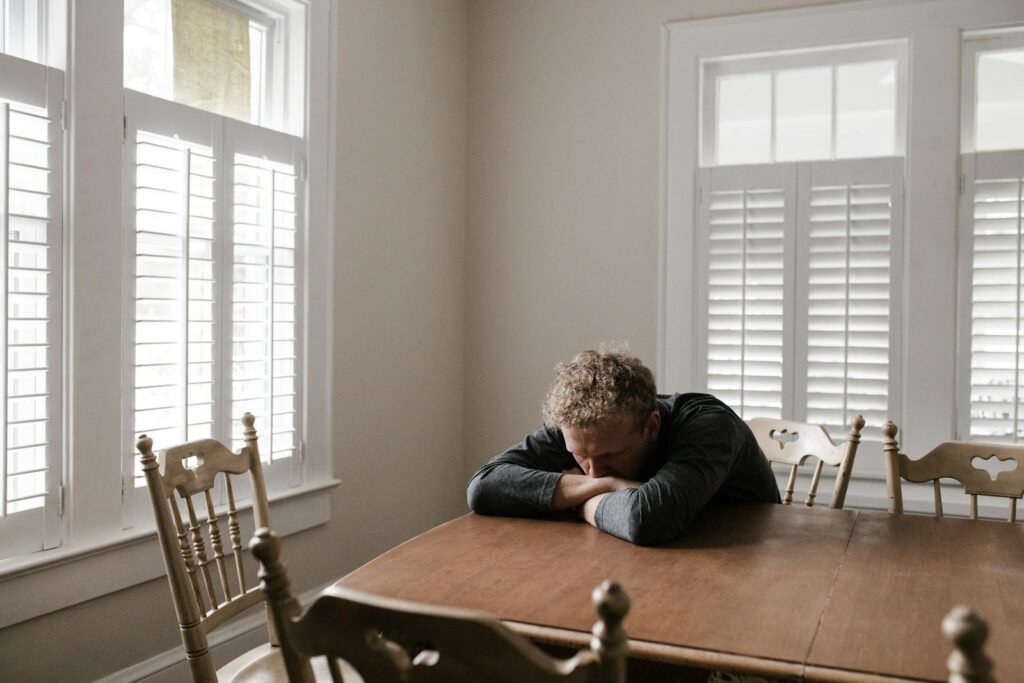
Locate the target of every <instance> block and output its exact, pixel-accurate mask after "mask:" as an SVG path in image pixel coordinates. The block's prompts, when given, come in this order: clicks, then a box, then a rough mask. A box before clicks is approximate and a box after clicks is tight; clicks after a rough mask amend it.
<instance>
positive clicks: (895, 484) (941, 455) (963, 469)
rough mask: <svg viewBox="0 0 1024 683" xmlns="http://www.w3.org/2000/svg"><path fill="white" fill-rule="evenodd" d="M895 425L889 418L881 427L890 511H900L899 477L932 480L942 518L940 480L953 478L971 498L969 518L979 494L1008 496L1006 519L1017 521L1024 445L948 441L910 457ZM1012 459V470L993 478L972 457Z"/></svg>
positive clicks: (1022, 488)
mask: <svg viewBox="0 0 1024 683" xmlns="http://www.w3.org/2000/svg"><path fill="white" fill-rule="evenodd" d="M896 432H897V427H896V425H895V424H893V423H892V422H891V421H889V422H886V423H885V426H883V427H882V450H883V452H884V453H885V478H886V484H887V486H888V490H889V491H888V492H889V512H894V513H902V512H903V486H902V480H904V479H906V480H907V481H911V482H917V483H923V482H929V481H930V482H932V487H933V490H934V491H935V516H936V517H942V490H941V487H940V485H939V480H940V479H943V478H949V479H956V480H957V481H958V482H960V483H961V484H962V485H963V487H964V491H965V492H966V493H968V494H969V495H970V497H971V519H977V518H978V496H995V497H999V498H1009V501H1010V505H1009V507H1010V509H1009V513H1008V514H1007V520H1008V521H1010V522H1015V521H1016V520H1017V501H1018V500H1020V498H1021V497H1024V446H1011V445H1006V444H992V443H977V442H964V441H947V442H945V443H941V444H939V445H938V446H936V447H935V448H933V449H932V450H930V451H928V452H927V453H925V454H924V455H923V456H922V457H921V458H920V459H919V460H911V459H910V458H908V457H907V456H906V455H904V454H903V453H900V451H899V443H897V441H896ZM975 458H981V459H982V460H988V459H989V458H996V459H997V460H999V461H1002V462H1007V461H1013V462H1015V463H1016V467H1015V469H1013V470H1009V471H1003V472H1000V473H999V474H998V475H997V476H996V477H995V479H993V478H992V476H991V475H990V474H989V473H988V471H987V470H983V469H980V468H978V467H975V465H974V459H975Z"/></svg>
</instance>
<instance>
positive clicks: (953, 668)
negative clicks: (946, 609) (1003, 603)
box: [942, 606, 996, 683]
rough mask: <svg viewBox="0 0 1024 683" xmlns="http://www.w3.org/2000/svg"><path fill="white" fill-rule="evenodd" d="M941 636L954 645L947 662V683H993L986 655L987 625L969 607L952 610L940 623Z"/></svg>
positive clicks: (993, 679)
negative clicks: (944, 635) (944, 636)
mask: <svg viewBox="0 0 1024 683" xmlns="http://www.w3.org/2000/svg"><path fill="white" fill-rule="evenodd" d="M942 632H943V633H944V634H946V637H947V638H949V639H950V640H951V641H953V652H952V653H951V654H950V655H949V659H947V660H946V666H948V667H949V681H950V683H995V680H996V679H995V678H994V677H993V676H992V669H993V665H992V660H991V659H989V658H988V655H986V654H985V640H986V639H987V638H988V624H986V623H985V622H984V621H983V620H982V619H981V617H979V616H978V615H977V614H975V613H974V611H973V610H971V609H970V608H968V607H963V606H960V607H954V608H953V609H952V611H950V613H949V614H947V615H946V617H945V618H944V619H943V620H942Z"/></svg>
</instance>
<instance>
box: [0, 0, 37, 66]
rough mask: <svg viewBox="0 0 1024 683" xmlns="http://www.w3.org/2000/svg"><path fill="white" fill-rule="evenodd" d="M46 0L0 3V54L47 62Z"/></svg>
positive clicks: (12, 0) (6, 0)
mask: <svg viewBox="0 0 1024 683" xmlns="http://www.w3.org/2000/svg"><path fill="white" fill-rule="evenodd" d="M45 3H46V0H0V52H3V53H6V54H9V55H11V56H13V57H20V58H22V59H27V60H29V61H33V62H39V63H41V64H45V63H46V61H47V60H46V50H45V44H46V33H45V31H46V22H45V13H44V11H43V10H44V9H45V7H44V6H45Z"/></svg>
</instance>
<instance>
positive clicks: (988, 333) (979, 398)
mask: <svg viewBox="0 0 1024 683" xmlns="http://www.w3.org/2000/svg"><path fill="white" fill-rule="evenodd" d="M963 168H964V174H965V179H964V180H965V183H964V196H963V198H962V201H961V224H962V225H963V227H964V229H963V230H962V234H963V235H964V236H965V237H966V239H968V240H969V244H965V245H964V248H963V252H964V254H965V257H967V258H969V264H968V270H967V272H968V273H969V276H968V277H966V278H964V280H965V287H966V289H967V291H966V296H965V297H964V298H965V300H966V301H967V302H968V303H969V310H970V316H969V318H968V317H967V316H965V318H966V325H967V326H968V327H969V331H968V332H967V335H969V336H968V343H969V348H970V355H969V361H967V360H966V356H967V354H964V355H965V361H964V362H965V365H966V364H967V363H969V368H967V370H968V373H969V380H968V382H969V384H968V385H967V386H969V392H963V393H964V394H965V395H964V396H962V398H961V401H962V402H966V403H967V410H966V411H965V410H961V414H962V415H963V414H965V413H966V415H967V424H966V425H963V427H962V429H961V433H963V432H966V434H967V435H969V436H970V438H978V439H981V440H984V441H1005V442H1017V441H1020V440H1022V438H1024V424H1022V420H1024V410H1021V407H1022V406H1021V398H1022V397H1021V383H1022V378H1024V375H1022V370H1024V367H1022V366H1024V363H1022V361H1024V358H1022V357H1021V353H1022V352H1024V346H1022V344H1021V341H1022V340H1021V332H1022V318H1021V313H1022V306H1021V301H1022V298H1024V290H1022V285H1024V283H1022V279H1021V274H1022V271H1021V269H1022V265H1024V264H1022V253H1024V244H1022V239H1024V232H1022V231H1024V226H1022V222H1024V198H1022V194H1024V152H990V153H981V154H976V155H965V157H964V164H963Z"/></svg>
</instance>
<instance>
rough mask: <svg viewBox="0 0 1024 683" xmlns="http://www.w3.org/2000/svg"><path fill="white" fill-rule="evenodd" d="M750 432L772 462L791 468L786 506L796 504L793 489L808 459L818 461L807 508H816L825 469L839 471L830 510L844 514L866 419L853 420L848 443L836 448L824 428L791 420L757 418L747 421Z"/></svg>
mask: <svg viewBox="0 0 1024 683" xmlns="http://www.w3.org/2000/svg"><path fill="white" fill-rule="evenodd" d="M747 425H748V426H749V427H750V431H752V432H754V436H755V437H756V438H757V445H759V446H760V447H761V450H762V451H764V454H765V457H767V458H768V460H769V461H770V462H777V463H783V464H786V465H789V467H790V469H789V482H788V483H787V484H786V491H785V493H784V494H783V496H782V503H783V505H789V504H790V503H792V502H793V489H794V487H795V486H796V475H797V470H798V469H799V467H800V466H801V465H803V464H804V462H806V461H807V459H808V458H810V457H814V458H815V459H816V460H817V462H816V463H815V465H814V474H813V475H811V485H810V487H809V488H808V490H807V498H805V499H804V505H807V506H808V507H810V506H812V505H814V497H815V496H816V495H817V493H818V482H819V481H820V480H821V468H822V465H824V464H828V465H832V466H833V467H838V468H839V469H838V471H837V472H836V483H835V486H833V487H832V500H831V502H830V503H829V507H830V508H835V509H837V510H841V509H842V507H843V504H844V503H845V502H846V489H847V488H848V487H849V485H850V472H851V471H852V470H853V461H854V458H856V457H857V446H858V445H859V444H860V430H861V429H863V428H864V416H863V415H856V416H854V417H853V418H851V419H850V433H849V434H847V436H846V441H845V442H843V443H840V444H836V443H835V442H833V441H832V437H830V436H829V434H828V432H827V431H826V430H825V428H824V427H822V426H821V425H812V424H804V423H803V422H792V421H790V420H776V419H774V418H770V417H755V418H751V419H750V420H748V421H747Z"/></svg>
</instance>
